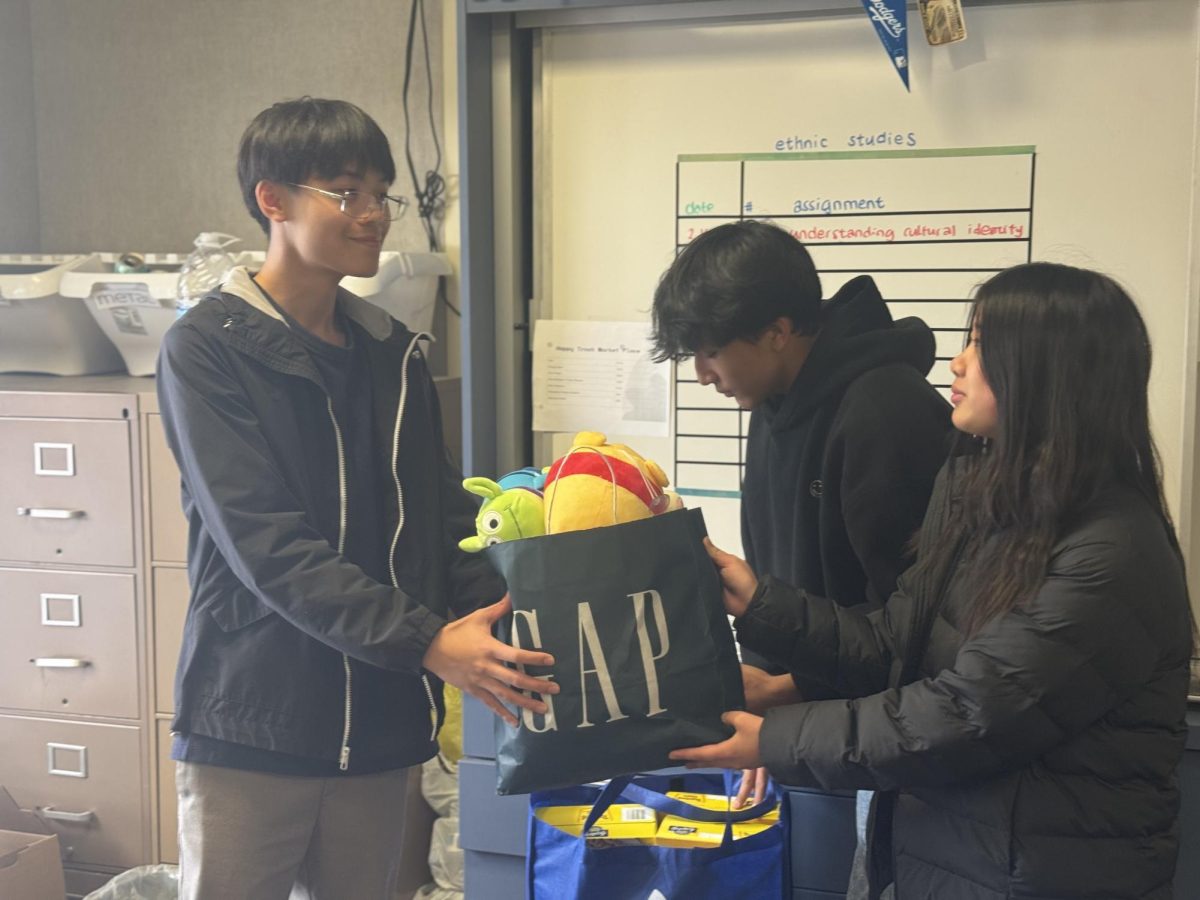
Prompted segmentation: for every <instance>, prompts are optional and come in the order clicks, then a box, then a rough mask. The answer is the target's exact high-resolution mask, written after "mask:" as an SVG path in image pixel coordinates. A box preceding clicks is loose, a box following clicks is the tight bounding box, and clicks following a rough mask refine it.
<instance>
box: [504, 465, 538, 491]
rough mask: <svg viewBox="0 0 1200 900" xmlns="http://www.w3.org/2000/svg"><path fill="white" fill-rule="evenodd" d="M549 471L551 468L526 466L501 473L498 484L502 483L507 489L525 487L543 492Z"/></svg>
mask: <svg viewBox="0 0 1200 900" xmlns="http://www.w3.org/2000/svg"><path fill="white" fill-rule="evenodd" d="M548 471H550V470H549V469H538V468H535V467H534V466H526V467H525V468H523V469H517V470H516V471H513V472H509V473H508V474H507V475H501V476H500V477H499V478H497V479H496V484H498V485H500V487H501V488H502V489H503V490H506V491H507V490H510V489H512V488H515V487H523V488H529V489H530V490H534V491H537V492H539V493H541V491H542V489H543V488H545V486H546V473H547V472H548Z"/></svg>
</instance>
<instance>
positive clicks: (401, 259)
mask: <svg viewBox="0 0 1200 900" xmlns="http://www.w3.org/2000/svg"><path fill="white" fill-rule="evenodd" d="M264 258H265V254H263V253H262V251H259V250H246V251H243V252H241V253H239V254H237V256H236V261H237V264H238V265H239V266H246V267H247V268H249V269H251V270H252V271H253V270H257V269H258V268H259V267H260V266H262V264H263V260H264ZM453 272H454V269H453V268H452V267H451V266H450V260H449V259H448V258H447V257H446V255H445V254H444V253H399V252H396V251H394V250H387V251H384V252H383V253H381V254H379V271H378V272H376V273H375V274H374V275H372V276H371V277H370V278H354V277H352V276H351V277H346V278H343V279H342V281H341V285H342V287H344V288H345V289H346V290H348V291H349V292H350V293H352V294H356V295H358V296H359V297H362V298H363V299H364V300H369V301H370V302H371V303H374V304H375V305H376V306H382V307H383V308H384V309H386V310H387V311H388V312H389V313H391V314H392V315H393V316H395V317H396V318H397V319H399V320H400V321H401V322H403V323H404V324H405V325H407V326H408V327H409V329H410V330H411V331H425V332H431V333H432V331H433V314H434V311H435V309H436V306H437V287H438V278H440V277H442V276H443V275H451V274H453Z"/></svg>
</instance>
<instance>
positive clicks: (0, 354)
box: [0, 254, 123, 375]
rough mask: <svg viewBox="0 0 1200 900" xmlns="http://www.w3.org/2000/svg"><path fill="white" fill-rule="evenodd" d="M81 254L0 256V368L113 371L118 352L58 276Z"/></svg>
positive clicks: (81, 257) (42, 371)
mask: <svg viewBox="0 0 1200 900" xmlns="http://www.w3.org/2000/svg"><path fill="white" fill-rule="evenodd" d="M86 259H87V256H86V255H84V254H73V255H57V254H0V372H35V373H38V374H44V375H97V374H100V373H102V372H119V371H120V370H121V369H122V368H123V366H122V364H121V357H120V354H118V352H117V348H116V347H115V346H113V344H112V342H111V341H109V340H108V338H106V337H105V336H104V332H103V331H101V330H100V328H99V327H98V326H97V324H96V322H95V320H94V319H93V318H92V316H91V314H90V313H89V312H88V310H87V307H86V306H85V305H84V304H83V303H81V302H80V301H79V300H78V299H76V298H69V297H66V296H64V295H63V294H62V293H61V289H62V278H63V276H64V275H65V274H66V273H68V272H71V271H73V270H74V269H75V268H76V267H77V266H79V265H80V264H82V263H83V262H84V261H85V260H86Z"/></svg>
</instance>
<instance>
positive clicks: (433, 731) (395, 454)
mask: <svg viewBox="0 0 1200 900" xmlns="http://www.w3.org/2000/svg"><path fill="white" fill-rule="evenodd" d="M420 339H421V335H419V334H417V335H415V336H414V337H413V339H412V342H411V343H409V345H408V350H407V351H405V353H404V361H403V362H402V363H401V365H400V401H399V403H398V404H397V405H396V427H395V428H394V429H393V431H392V480H393V481H394V482H395V483H396V504H397V505H398V506H399V508H400V509H399V516H398V517H397V519H396V532H395V534H393V535H392V545H391V547H390V548H389V549H388V571H389V573H390V574H391V576H392V587H396V588H398V587H400V579H399V578H398V577H397V576H396V546H397V544H399V542H400V532H401V531H402V530H403V528H404V487H403V486H402V485H401V484H400V471H399V469H398V468H397V463H398V462H399V458H400V423H401V420H402V419H403V418H404V406H405V403H406V402H407V400H408V360H409V357H411V356H412V353H413V349H414V348H415V347H416V346H417V341H418V340H420ZM421 685H422V686H423V687H424V688H425V699H426V700H428V701H429V711H430V713H431V718H432V724H431V725H430V732H429V739H430V740H431V741H432V740H436V739H437V730H438V721H437V720H438V711H437V703H436V702H434V699H433V686H432V685H430V683H429V676H428V675H427V674H426V673H424V672H422V673H421Z"/></svg>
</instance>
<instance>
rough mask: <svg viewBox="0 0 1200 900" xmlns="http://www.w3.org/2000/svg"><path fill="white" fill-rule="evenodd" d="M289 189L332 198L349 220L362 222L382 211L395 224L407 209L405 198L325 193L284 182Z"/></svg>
mask: <svg viewBox="0 0 1200 900" xmlns="http://www.w3.org/2000/svg"><path fill="white" fill-rule="evenodd" d="M285 183H286V184H288V185H289V186H291V187H298V188H304V189H305V190H306V191H313V192H315V193H318V194H324V195H325V196H326V197H332V198H333V199H334V200H337V201H339V203H340V206H339V207H338V209H340V210H341V211H342V215H344V216H349V217H350V218H351V219H357V220H358V221H360V222H361V221H363V220H364V219H369V218H371V216H373V215H374V214H375V212H376V210H383V217H384V218H385V219H387V220H388V221H389V222H395V221H396V220H397V219H398V218H400V217H401V216H402V215H404V211H405V210H406V209H408V198H407V197H389V196H388V195H387V194H384V195H383V196H382V197H380V196H377V195H375V194H371V193H368V192H367V191H327V190H324V189H322V188H319V187H313V186H312V185H311V184H296V183H295V182H292V181H288V182H285Z"/></svg>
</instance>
